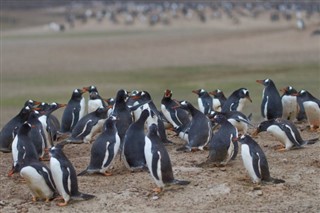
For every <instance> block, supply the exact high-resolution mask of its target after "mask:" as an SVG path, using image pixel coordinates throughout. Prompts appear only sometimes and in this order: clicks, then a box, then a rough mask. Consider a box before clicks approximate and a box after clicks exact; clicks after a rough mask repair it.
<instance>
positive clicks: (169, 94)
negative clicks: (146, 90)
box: [163, 89, 172, 98]
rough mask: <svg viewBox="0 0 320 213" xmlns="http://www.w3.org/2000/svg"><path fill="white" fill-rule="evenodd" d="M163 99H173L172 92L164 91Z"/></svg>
mask: <svg viewBox="0 0 320 213" xmlns="http://www.w3.org/2000/svg"><path fill="white" fill-rule="evenodd" d="M163 97H165V98H171V97H172V91H171V90H169V89H166V90H165V91H164V96H163Z"/></svg>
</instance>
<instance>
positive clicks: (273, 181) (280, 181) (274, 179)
mask: <svg viewBox="0 0 320 213" xmlns="http://www.w3.org/2000/svg"><path fill="white" fill-rule="evenodd" d="M285 182H286V181H284V180H282V179H277V178H272V183H274V184H279V183H285Z"/></svg>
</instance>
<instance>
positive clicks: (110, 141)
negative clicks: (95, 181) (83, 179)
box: [78, 116, 120, 176]
mask: <svg viewBox="0 0 320 213" xmlns="http://www.w3.org/2000/svg"><path fill="white" fill-rule="evenodd" d="M116 120H117V118H116V117H114V116H110V117H109V118H108V119H107V120H106V122H105V124H104V129H103V132H102V133H101V134H100V135H99V136H98V137H97V139H96V140H95V141H94V143H93V144H92V147H91V157H90V163H89V166H88V167H87V168H86V169H85V170H84V171H82V172H80V173H79V174H78V176H80V175H84V174H86V173H89V174H92V173H101V174H103V175H105V176H108V175H111V173H109V172H108V171H107V170H108V168H109V167H110V165H112V162H113V161H114V159H115V157H116V156H117V153H118V150H119V147H120V137H119V135H118V131H117V128H116Z"/></svg>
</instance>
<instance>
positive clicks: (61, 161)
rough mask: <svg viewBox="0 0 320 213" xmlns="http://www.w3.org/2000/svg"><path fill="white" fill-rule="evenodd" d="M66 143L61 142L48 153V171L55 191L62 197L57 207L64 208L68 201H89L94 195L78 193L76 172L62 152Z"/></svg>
mask: <svg viewBox="0 0 320 213" xmlns="http://www.w3.org/2000/svg"><path fill="white" fill-rule="evenodd" d="M65 144H66V142H61V143H59V144H57V145H55V146H54V147H52V148H51V149H50V151H49V153H50V169H51V173H52V177H53V180H54V183H55V185H56V188H57V191H58V192H59V194H60V195H61V196H62V199H63V200H64V202H62V203H58V204H57V205H58V206H66V205H67V204H68V202H69V200H70V199H74V200H89V199H92V198H94V197H95V196H94V195H90V194H84V193H81V192H79V191H78V180H77V175H76V171H75V169H74V167H73V165H72V163H71V162H70V161H69V159H68V158H67V157H66V156H65V154H64V153H63V151H62V148H63V146H64V145H65Z"/></svg>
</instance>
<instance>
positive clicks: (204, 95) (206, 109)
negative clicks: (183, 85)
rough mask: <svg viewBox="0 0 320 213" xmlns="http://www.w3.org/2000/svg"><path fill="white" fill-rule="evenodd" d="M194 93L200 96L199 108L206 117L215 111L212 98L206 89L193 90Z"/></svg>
mask: <svg viewBox="0 0 320 213" xmlns="http://www.w3.org/2000/svg"><path fill="white" fill-rule="evenodd" d="M192 92H193V93H194V94H197V95H198V107H199V110H200V112H202V113H203V114H205V115H208V114H209V113H210V112H211V111H212V109H213V106H212V103H213V101H212V97H211V96H210V95H209V93H208V92H207V91H206V90H204V89H198V90H192Z"/></svg>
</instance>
